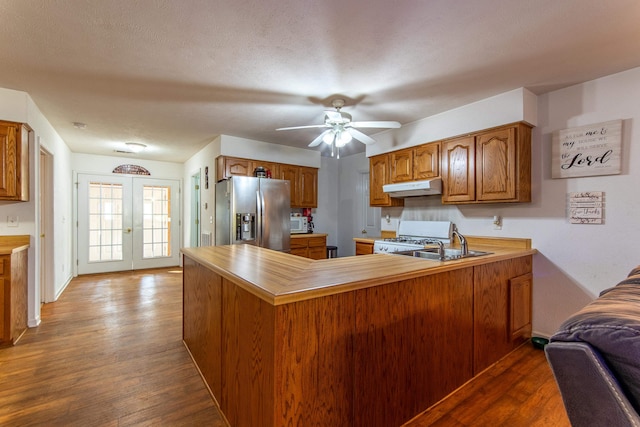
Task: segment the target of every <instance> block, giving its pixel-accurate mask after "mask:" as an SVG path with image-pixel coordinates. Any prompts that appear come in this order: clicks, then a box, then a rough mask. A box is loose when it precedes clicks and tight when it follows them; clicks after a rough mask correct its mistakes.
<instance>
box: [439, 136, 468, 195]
mask: <svg viewBox="0 0 640 427" xmlns="http://www.w3.org/2000/svg"><path fill="white" fill-rule="evenodd" d="M442 181H443V186H444V188H443V191H442V202H443V203H455V202H469V201H473V200H475V198H476V193H475V139H474V137H473V136H469V137H464V138H457V139H452V140H449V141H445V142H444V143H443V145H442Z"/></svg>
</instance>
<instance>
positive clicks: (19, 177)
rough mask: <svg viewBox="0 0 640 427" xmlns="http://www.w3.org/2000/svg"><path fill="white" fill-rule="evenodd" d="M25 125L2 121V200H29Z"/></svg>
mask: <svg viewBox="0 0 640 427" xmlns="http://www.w3.org/2000/svg"><path fill="white" fill-rule="evenodd" d="M31 137H32V130H31V128H30V127H29V126H27V125H26V124H24V123H14V122H6V121H0V157H1V159H0V200H14V201H21V202H26V201H28V200H29V140H30V138H31Z"/></svg>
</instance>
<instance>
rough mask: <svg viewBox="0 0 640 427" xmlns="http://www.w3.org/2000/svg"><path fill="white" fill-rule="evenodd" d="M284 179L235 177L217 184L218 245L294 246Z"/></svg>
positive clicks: (286, 182) (287, 194)
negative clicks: (292, 244)
mask: <svg viewBox="0 0 640 427" xmlns="http://www.w3.org/2000/svg"><path fill="white" fill-rule="evenodd" d="M289 186H290V184H289V181H286V180H282V179H268V178H254V177H247V176H234V177H231V178H229V179H228V180H226V181H220V182H218V183H217V184H216V245H229V244H233V245H235V244H243V243H244V244H249V245H255V246H260V247H263V248H269V249H274V250H276V251H282V252H289V251H290V249H291V246H290V244H291V222H290V219H289V217H290V214H291V191H290V188H289Z"/></svg>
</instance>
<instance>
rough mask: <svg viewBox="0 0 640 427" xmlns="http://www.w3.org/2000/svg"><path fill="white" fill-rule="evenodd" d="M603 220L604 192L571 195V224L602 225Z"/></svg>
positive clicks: (585, 192) (584, 192)
mask: <svg viewBox="0 0 640 427" xmlns="http://www.w3.org/2000/svg"><path fill="white" fill-rule="evenodd" d="M603 218H604V192H602V191H583V192H581V193H569V222H570V223H571V224H602V219H603Z"/></svg>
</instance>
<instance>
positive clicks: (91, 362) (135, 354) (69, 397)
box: [0, 269, 569, 427]
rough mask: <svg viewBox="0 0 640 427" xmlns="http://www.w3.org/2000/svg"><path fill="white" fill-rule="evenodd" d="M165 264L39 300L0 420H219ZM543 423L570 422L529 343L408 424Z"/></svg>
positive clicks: (0, 374) (7, 371)
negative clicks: (189, 346) (186, 340)
mask: <svg viewBox="0 0 640 427" xmlns="http://www.w3.org/2000/svg"><path fill="white" fill-rule="evenodd" d="M169 271H170V270H167V269H158V270H144V271H138V272H126V273H114V274H104V275H88V276H81V277H78V278H76V279H74V280H73V281H72V282H71V283H70V284H69V286H68V288H67V290H66V291H65V292H64V293H63V294H62V296H61V297H60V299H59V300H58V301H57V302H55V303H51V304H46V305H44V306H43V307H42V324H41V325H40V326H39V327H38V328H33V329H29V330H28V331H27V332H26V334H25V335H24V336H23V337H22V339H21V340H20V341H19V343H18V345H16V346H14V347H8V348H3V349H0V425H2V426H39V425H46V426H83V427H85V426H130V425H153V426H209V427H226V423H225V422H224V420H223V419H222V417H221V415H220V413H219V412H218V410H217V408H216V406H215V404H214V403H213V400H212V399H211V397H210V396H209V394H208V392H207V390H206V388H205V386H204V383H203V381H202V379H201V378H200V376H199V374H198V372H197V370H196V368H195V366H194V365H193V363H192V361H191V359H190V357H189V355H188V353H187V351H186V349H185V348H184V346H183V344H182V303H181V301H182V274H181V273H172V272H169ZM543 425H544V426H554V427H555V426H558V427H562V426H569V421H568V420H567V417H566V413H565V411H564V407H563V406H562V400H561V399H560V395H559V392H558V390H557V388H556V385H555V382H554V380H553V377H552V375H551V371H550V370H549V367H548V365H547V363H546V360H545V358H544V353H543V352H542V351H540V350H535V349H533V348H532V347H531V346H529V345H526V346H523V347H520V348H519V349H518V350H516V351H515V352H513V353H511V354H510V355H509V356H508V357H507V358H505V359H503V360H502V361H500V362H499V363H498V364H496V365H494V366H493V367H491V368H490V369H488V370H487V371H485V372H484V373H483V374H481V376H479V377H478V378H476V379H475V380H474V381H472V382H470V383H468V384H467V385H465V386H464V387H463V388H462V389H460V390H458V391H457V392H456V393H454V394H453V395H451V396H449V397H448V398H447V399H445V400H443V401H442V402H440V403H439V404H437V405H436V406H434V407H433V408H431V409H430V410H429V411H427V412H425V413H424V414H422V415H421V416H419V417H417V418H416V419H414V420H412V421H411V422H409V423H407V424H406V426H408V427H423V426H513V427H518V426H523V427H524V426H543ZM336 427H338V426H336Z"/></svg>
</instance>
